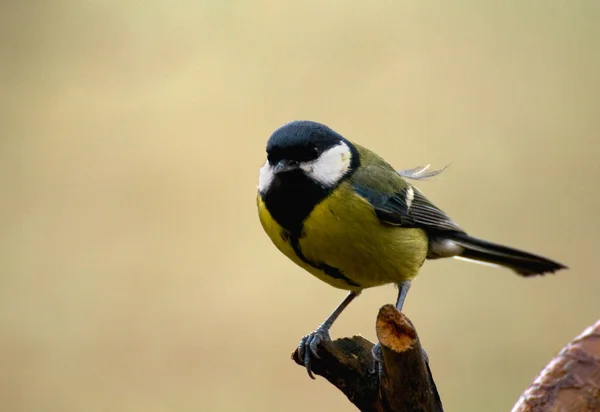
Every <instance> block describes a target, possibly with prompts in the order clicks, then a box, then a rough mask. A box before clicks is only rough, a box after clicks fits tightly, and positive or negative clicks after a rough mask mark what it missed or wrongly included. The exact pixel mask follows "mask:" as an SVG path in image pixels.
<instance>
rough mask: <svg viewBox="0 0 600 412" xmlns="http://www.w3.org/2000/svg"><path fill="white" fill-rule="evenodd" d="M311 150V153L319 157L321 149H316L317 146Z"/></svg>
mask: <svg viewBox="0 0 600 412" xmlns="http://www.w3.org/2000/svg"><path fill="white" fill-rule="evenodd" d="M310 150H311V151H312V152H313V154H315V155H316V156H318V155H319V148H318V147H316V146H313V147H312V148H311V149H310Z"/></svg>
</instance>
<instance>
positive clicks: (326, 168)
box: [300, 142, 352, 187]
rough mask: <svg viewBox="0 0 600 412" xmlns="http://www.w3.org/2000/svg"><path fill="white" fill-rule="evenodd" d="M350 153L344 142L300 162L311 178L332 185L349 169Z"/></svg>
mask: <svg viewBox="0 0 600 412" xmlns="http://www.w3.org/2000/svg"><path fill="white" fill-rule="evenodd" d="M351 158H352V153H351V152H350V148H349V147H348V145H347V144H346V143H344V142H342V143H340V144H339V145H337V146H334V147H332V148H331V149H328V150H326V151H324V152H323V153H322V154H321V156H319V158H318V159H316V160H313V161H311V162H305V163H301V164H300V168H301V169H302V170H303V171H304V173H305V174H306V175H307V176H308V177H310V178H311V179H312V180H314V181H316V182H318V183H320V184H322V185H323V186H326V187H327V186H334V185H335V184H337V183H338V182H339V181H340V179H341V178H342V177H344V175H345V174H346V173H347V172H348V170H349V169H350V160H351Z"/></svg>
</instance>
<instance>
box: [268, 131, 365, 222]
mask: <svg viewBox="0 0 600 412" xmlns="http://www.w3.org/2000/svg"><path fill="white" fill-rule="evenodd" d="M359 165H360V156H359V153H358V150H357V149H356V147H355V146H354V145H353V144H352V143H351V142H350V141H348V140H346V139H345V138H344V137H342V136H341V135H340V134H339V133H337V132H335V131H333V130H332V129H330V128H329V127H327V126H325V125H323V124H320V123H316V122H311V121H307V120H299V121H294V122H291V123H287V124H285V125H283V126H282V127H280V128H279V129H277V130H276V131H275V132H274V133H273V134H272V135H271V137H270V138H269V140H268V142H267V162H266V163H265V165H264V166H263V167H262V169H261V170H260V177H259V184H258V190H259V192H260V194H261V196H262V197H263V199H264V201H265V203H266V204H267V207H268V208H269V211H270V212H271V214H272V215H273V217H274V218H275V219H276V220H277V221H278V222H279V223H280V224H281V225H282V226H283V227H285V228H286V229H289V230H292V226H294V227H295V228H296V229H297V228H298V225H299V224H300V223H301V222H302V220H303V219H304V218H305V217H306V216H308V214H309V213H310V211H311V210H312V209H313V207H314V206H316V205H317V204H318V203H319V202H321V201H322V200H323V199H325V198H326V197H327V196H328V194H329V193H330V192H331V191H332V190H333V189H334V188H335V187H336V186H337V185H338V184H340V182H342V181H343V180H344V179H346V178H347V177H348V176H350V175H351V174H352V173H353V172H354V170H356V168H358V166H359Z"/></svg>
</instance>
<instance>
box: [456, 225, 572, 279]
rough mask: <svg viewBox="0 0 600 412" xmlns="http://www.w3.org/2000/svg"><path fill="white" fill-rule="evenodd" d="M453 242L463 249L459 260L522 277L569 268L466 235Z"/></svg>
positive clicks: (459, 235) (458, 235)
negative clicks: (472, 261) (504, 269)
mask: <svg viewBox="0 0 600 412" xmlns="http://www.w3.org/2000/svg"><path fill="white" fill-rule="evenodd" d="M451 240H452V242H454V243H455V244H457V245H459V246H460V247H461V249H462V250H461V252H460V253H459V254H458V255H457V256H456V257H457V258H463V259H467V260H474V261H476V262H482V263H490V264H493V265H500V266H504V267H506V268H508V269H512V270H514V271H515V272H517V273H518V274H519V275H521V276H535V275H542V274H544V273H553V272H556V271H558V270H560V269H566V268H567V267H566V266H565V265H563V264H561V263H558V262H555V261H552V260H550V259H546V258H545V257H542V256H537V255H534V254H532V253H528V252H523V251H521V250H518V249H513V248H511V247H508V246H502V245H498V244H495V243H492V242H488V241H486V240H482V239H477V238H474V237H471V236H469V235H467V234H466V233H456V234H455V235H453V236H452V237H451Z"/></svg>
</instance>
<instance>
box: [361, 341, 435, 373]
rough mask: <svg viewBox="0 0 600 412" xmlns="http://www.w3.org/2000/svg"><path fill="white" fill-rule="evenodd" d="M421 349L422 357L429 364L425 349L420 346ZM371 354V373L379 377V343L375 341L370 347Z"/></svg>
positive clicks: (380, 362) (380, 356) (381, 369)
mask: <svg viewBox="0 0 600 412" xmlns="http://www.w3.org/2000/svg"><path fill="white" fill-rule="evenodd" d="M421 350H422V351H423V359H425V363H427V364H429V356H428V355H427V352H425V349H423V348H421ZM371 355H373V371H372V372H373V373H377V376H379V379H380V380H381V377H382V375H383V352H382V351H381V343H379V342H377V343H376V344H375V346H373V348H371Z"/></svg>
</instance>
